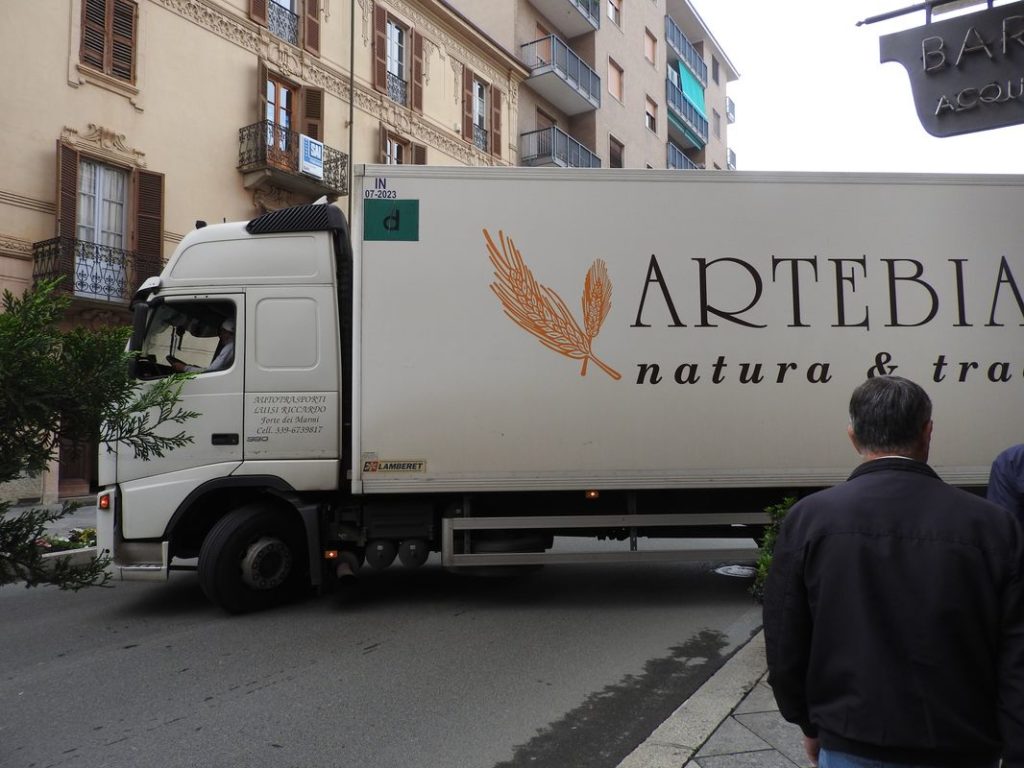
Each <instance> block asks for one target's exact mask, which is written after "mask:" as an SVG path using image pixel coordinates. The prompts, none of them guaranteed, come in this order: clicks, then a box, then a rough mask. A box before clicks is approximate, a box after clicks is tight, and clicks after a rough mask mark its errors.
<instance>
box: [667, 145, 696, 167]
mask: <svg viewBox="0 0 1024 768" xmlns="http://www.w3.org/2000/svg"><path fill="white" fill-rule="evenodd" d="M668 167H669V168H671V169H672V170H676V171H699V170H700V169H701V168H702V167H703V166H700V165H697V163H695V162H693V160H691V159H690V158H688V157H687V156H686V155H684V154H683V150H681V149H680V148H679V147H677V146H676V145H675V144H673V143H671V142H669V144H668Z"/></svg>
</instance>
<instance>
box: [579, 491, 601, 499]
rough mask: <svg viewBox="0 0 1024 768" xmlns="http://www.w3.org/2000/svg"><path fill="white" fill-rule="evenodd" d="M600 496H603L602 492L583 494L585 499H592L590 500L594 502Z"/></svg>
mask: <svg viewBox="0 0 1024 768" xmlns="http://www.w3.org/2000/svg"><path fill="white" fill-rule="evenodd" d="M600 495H601V492H600V491H593V490H591V491H587V492H586V493H584V494H583V496H584V497H585V498H587V499H590V500H594V499H596V498H598V497H599V496H600Z"/></svg>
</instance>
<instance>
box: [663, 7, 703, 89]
mask: <svg viewBox="0 0 1024 768" xmlns="http://www.w3.org/2000/svg"><path fill="white" fill-rule="evenodd" d="M665 39H666V40H667V41H668V47H669V50H670V51H674V52H675V54H676V56H677V57H679V60H680V61H682V62H683V64H685V65H686V68H687V69H689V70H690V71H691V72H692V73H693V75H694V77H696V78H697V79H698V80H700V84H701V85H703V86H704V87H705V88H707V87H708V65H707V64H705V63H704V58H703V57H702V56H701V55H700V53H699V52H698V51H697V49H696V48H694V47H693V44H692V43H691V42H690V41H689V40H687V39H686V35H684V34H683V30H681V29H680V28H679V25H678V24H676V23H675V21H673V19H672V17H671V16H666V17H665ZM669 63H670V64H671V63H672V62H671V60H670V61H669Z"/></svg>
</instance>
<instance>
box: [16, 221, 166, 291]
mask: <svg viewBox="0 0 1024 768" xmlns="http://www.w3.org/2000/svg"><path fill="white" fill-rule="evenodd" d="M161 266H162V265H161V264H160V260H159V259H158V258H142V257H140V256H139V255H138V254H136V253H135V251H126V250H123V249H121V248H113V247H111V246H107V245H99V244H98V243H90V242H88V241H86V240H76V239H74V238H72V237H55V238H53V239H52V240H43V241H41V242H38V243H33V244H32V280H33V282H39V281H40V280H48V279H51V278H55V277H63V278H64V280H63V281H62V282H61V284H60V285H59V286H58V289H57V290H59V291H64V292H66V293H70V294H72V295H74V296H75V297H76V298H81V299H93V300H96V301H107V302H112V303H116V304H125V305H127V304H128V302H129V300H130V299H131V298H132V296H133V295H135V291H136V290H137V289H138V287H139V285H141V284H142V281H143V280H145V279H146V278H147V277H152V276H153V275H158V274H160V269H161Z"/></svg>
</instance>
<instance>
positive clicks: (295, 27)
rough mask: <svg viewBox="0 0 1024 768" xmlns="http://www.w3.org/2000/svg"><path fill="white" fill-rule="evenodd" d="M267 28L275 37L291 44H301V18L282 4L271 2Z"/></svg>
mask: <svg viewBox="0 0 1024 768" xmlns="http://www.w3.org/2000/svg"><path fill="white" fill-rule="evenodd" d="M267 28H268V29H269V30H270V33H271V34H272V35H274V36H275V37H279V38H281V39H282V40H284V41H286V42H289V43H291V44H292V45H298V44H299V17H298V15H296V14H294V13H292V12H291V11H289V10H288V9H287V8H285V7H284V6H283V5H281V4H280V3H275V2H274V0H270V2H269V3H268V8H267Z"/></svg>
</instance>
